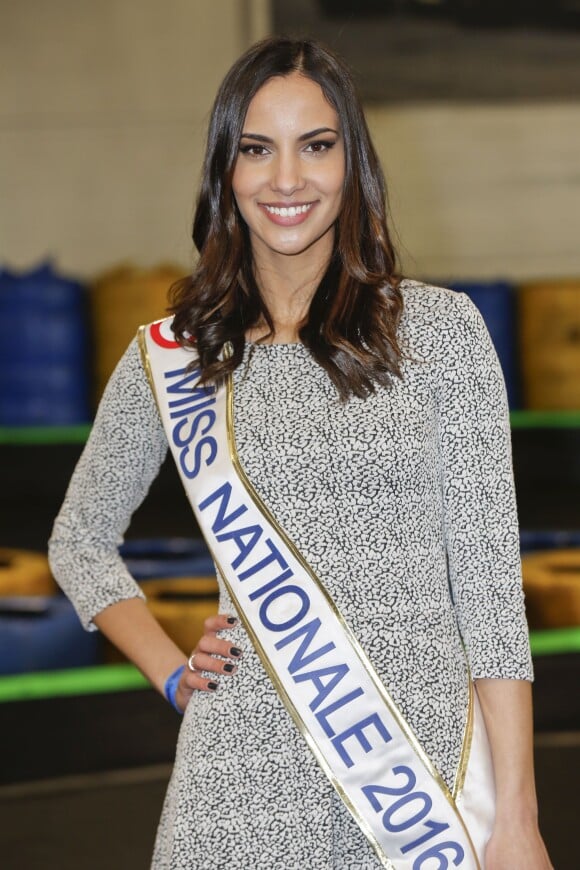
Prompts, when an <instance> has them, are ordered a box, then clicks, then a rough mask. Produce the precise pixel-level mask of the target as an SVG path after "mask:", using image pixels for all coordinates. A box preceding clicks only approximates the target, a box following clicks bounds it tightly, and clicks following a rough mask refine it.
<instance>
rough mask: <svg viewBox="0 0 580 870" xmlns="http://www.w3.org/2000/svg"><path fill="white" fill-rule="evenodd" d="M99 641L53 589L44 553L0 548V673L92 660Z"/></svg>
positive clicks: (96, 655)
mask: <svg viewBox="0 0 580 870" xmlns="http://www.w3.org/2000/svg"><path fill="white" fill-rule="evenodd" d="M99 647H100V644H99V637H98V635H97V634H96V633H91V634H89V633H88V632H86V631H84V629H83V628H82V626H81V624H80V622H79V618H78V616H77V614H76V613H75V611H74V609H73V607H72V604H71V603H70V602H69V601H68V599H67V598H65V596H64V595H62V594H59V593H58V588H57V586H56V583H55V581H54V579H53V577H52V574H51V573H50V568H49V566H48V559H47V558H46V556H45V555H43V554H40V553H34V552H30V551H27V550H13V549H0V674H2V675H7V674H23V673H28V672H30V671H48V670H60V669H63V668H64V669H66V668H75V667H84V666H88V665H94V664H96V663H97V661H98V658H99Z"/></svg>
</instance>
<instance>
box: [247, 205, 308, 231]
mask: <svg viewBox="0 0 580 870" xmlns="http://www.w3.org/2000/svg"><path fill="white" fill-rule="evenodd" d="M258 204H259V206H260V208H261V209H262V211H263V212H264V213H265V215H266V216H267V217H268V219H269V220H271V221H272V223H273V224H278V226H282V227H294V226H296V225H297V224H301V223H303V222H304V221H305V220H306V218H307V217H308V215H309V214H310V212H311V211H312V209H313V208H314V206H315V205H316V202H302V203H296V204H295V205H281V204H280V205H279V204H277V203H265V202H260V203H258Z"/></svg>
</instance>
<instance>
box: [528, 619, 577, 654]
mask: <svg viewBox="0 0 580 870" xmlns="http://www.w3.org/2000/svg"><path fill="white" fill-rule="evenodd" d="M530 645H531V647H532V655H535V656H551V655H558V654H561V653H577V652H580V626H573V627H572V628H550V629H545V630H544V631H532V632H530Z"/></svg>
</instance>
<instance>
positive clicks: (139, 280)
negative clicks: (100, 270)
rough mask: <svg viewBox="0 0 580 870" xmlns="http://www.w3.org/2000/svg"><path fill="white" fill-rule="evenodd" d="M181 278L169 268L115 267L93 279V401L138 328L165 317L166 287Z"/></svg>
mask: <svg viewBox="0 0 580 870" xmlns="http://www.w3.org/2000/svg"><path fill="white" fill-rule="evenodd" d="M182 277H183V270H182V269H178V268H176V267H175V266H171V265H160V266H157V267H155V268H151V269H138V268H136V267H134V266H119V267H117V268H115V269H112V270H110V271H108V272H105V273H104V274H102V275H101V276H100V277H99V278H98V279H97V280H96V282H95V284H94V286H93V288H92V294H91V312H92V321H93V329H94V342H95V377H96V398H97V400H98V399H99V398H100V396H101V395H102V393H103V390H104V388H105V386H106V384H107V381H108V379H109V377H110V376H111V373H112V372H113V369H114V368H115V366H116V365H117V363H118V361H119V359H120V358H121V356H122V354H123V353H124V351H125V350H126V348H127V345H128V344H129V342H130V341H131V339H132V338H134V336H135V334H136V332H137V329H138V327H139V326H140V325H141V324H143V323H150V322H151V321H153V320H159V319H161V318H162V317H165V316H166V315H167V306H168V298H167V297H168V291H169V288H170V287H171V285H172V284H174V283H175V282H176V281H178V280H179V279H180V278H182Z"/></svg>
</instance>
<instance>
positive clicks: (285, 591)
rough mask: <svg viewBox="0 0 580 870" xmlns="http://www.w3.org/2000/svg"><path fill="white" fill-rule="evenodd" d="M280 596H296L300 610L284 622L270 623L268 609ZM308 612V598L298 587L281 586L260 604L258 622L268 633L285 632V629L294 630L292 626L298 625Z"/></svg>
mask: <svg viewBox="0 0 580 870" xmlns="http://www.w3.org/2000/svg"><path fill="white" fill-rule="evenodd" d="M282 595H296V596H297V597H298V598H299V599H300V601H301V602H302V604H301V607H300V610H299V611H298V613H296V614H295V616H291V617H290V618H289V619H287V620H286V622H280V623H276V622H272V621H271V619H270V618H269V617H268V608H269V607H270V605H271V604H272V602H273V601H276V599H277V598H280V597H281V596H282ZM309 610H310V598H309V597H308V595H307V594H306V592H305V591H304V589H302V588H301V587H300V586H282V588H281V589H275V590H274V591H273V592H271V593H270V594H269V595H268V597H267V598H266V600H265V601H263V602H262V605H261V607H260V621H261V623H262V625H263V626H264V627H265V628H267V629H269V631H286V629H287V628H294V626H295V625H296V624H297V623H299V622H300V621H301V620H302V619H304V617H305V616H306V614H307V613H308V611H309Z"/></svg>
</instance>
